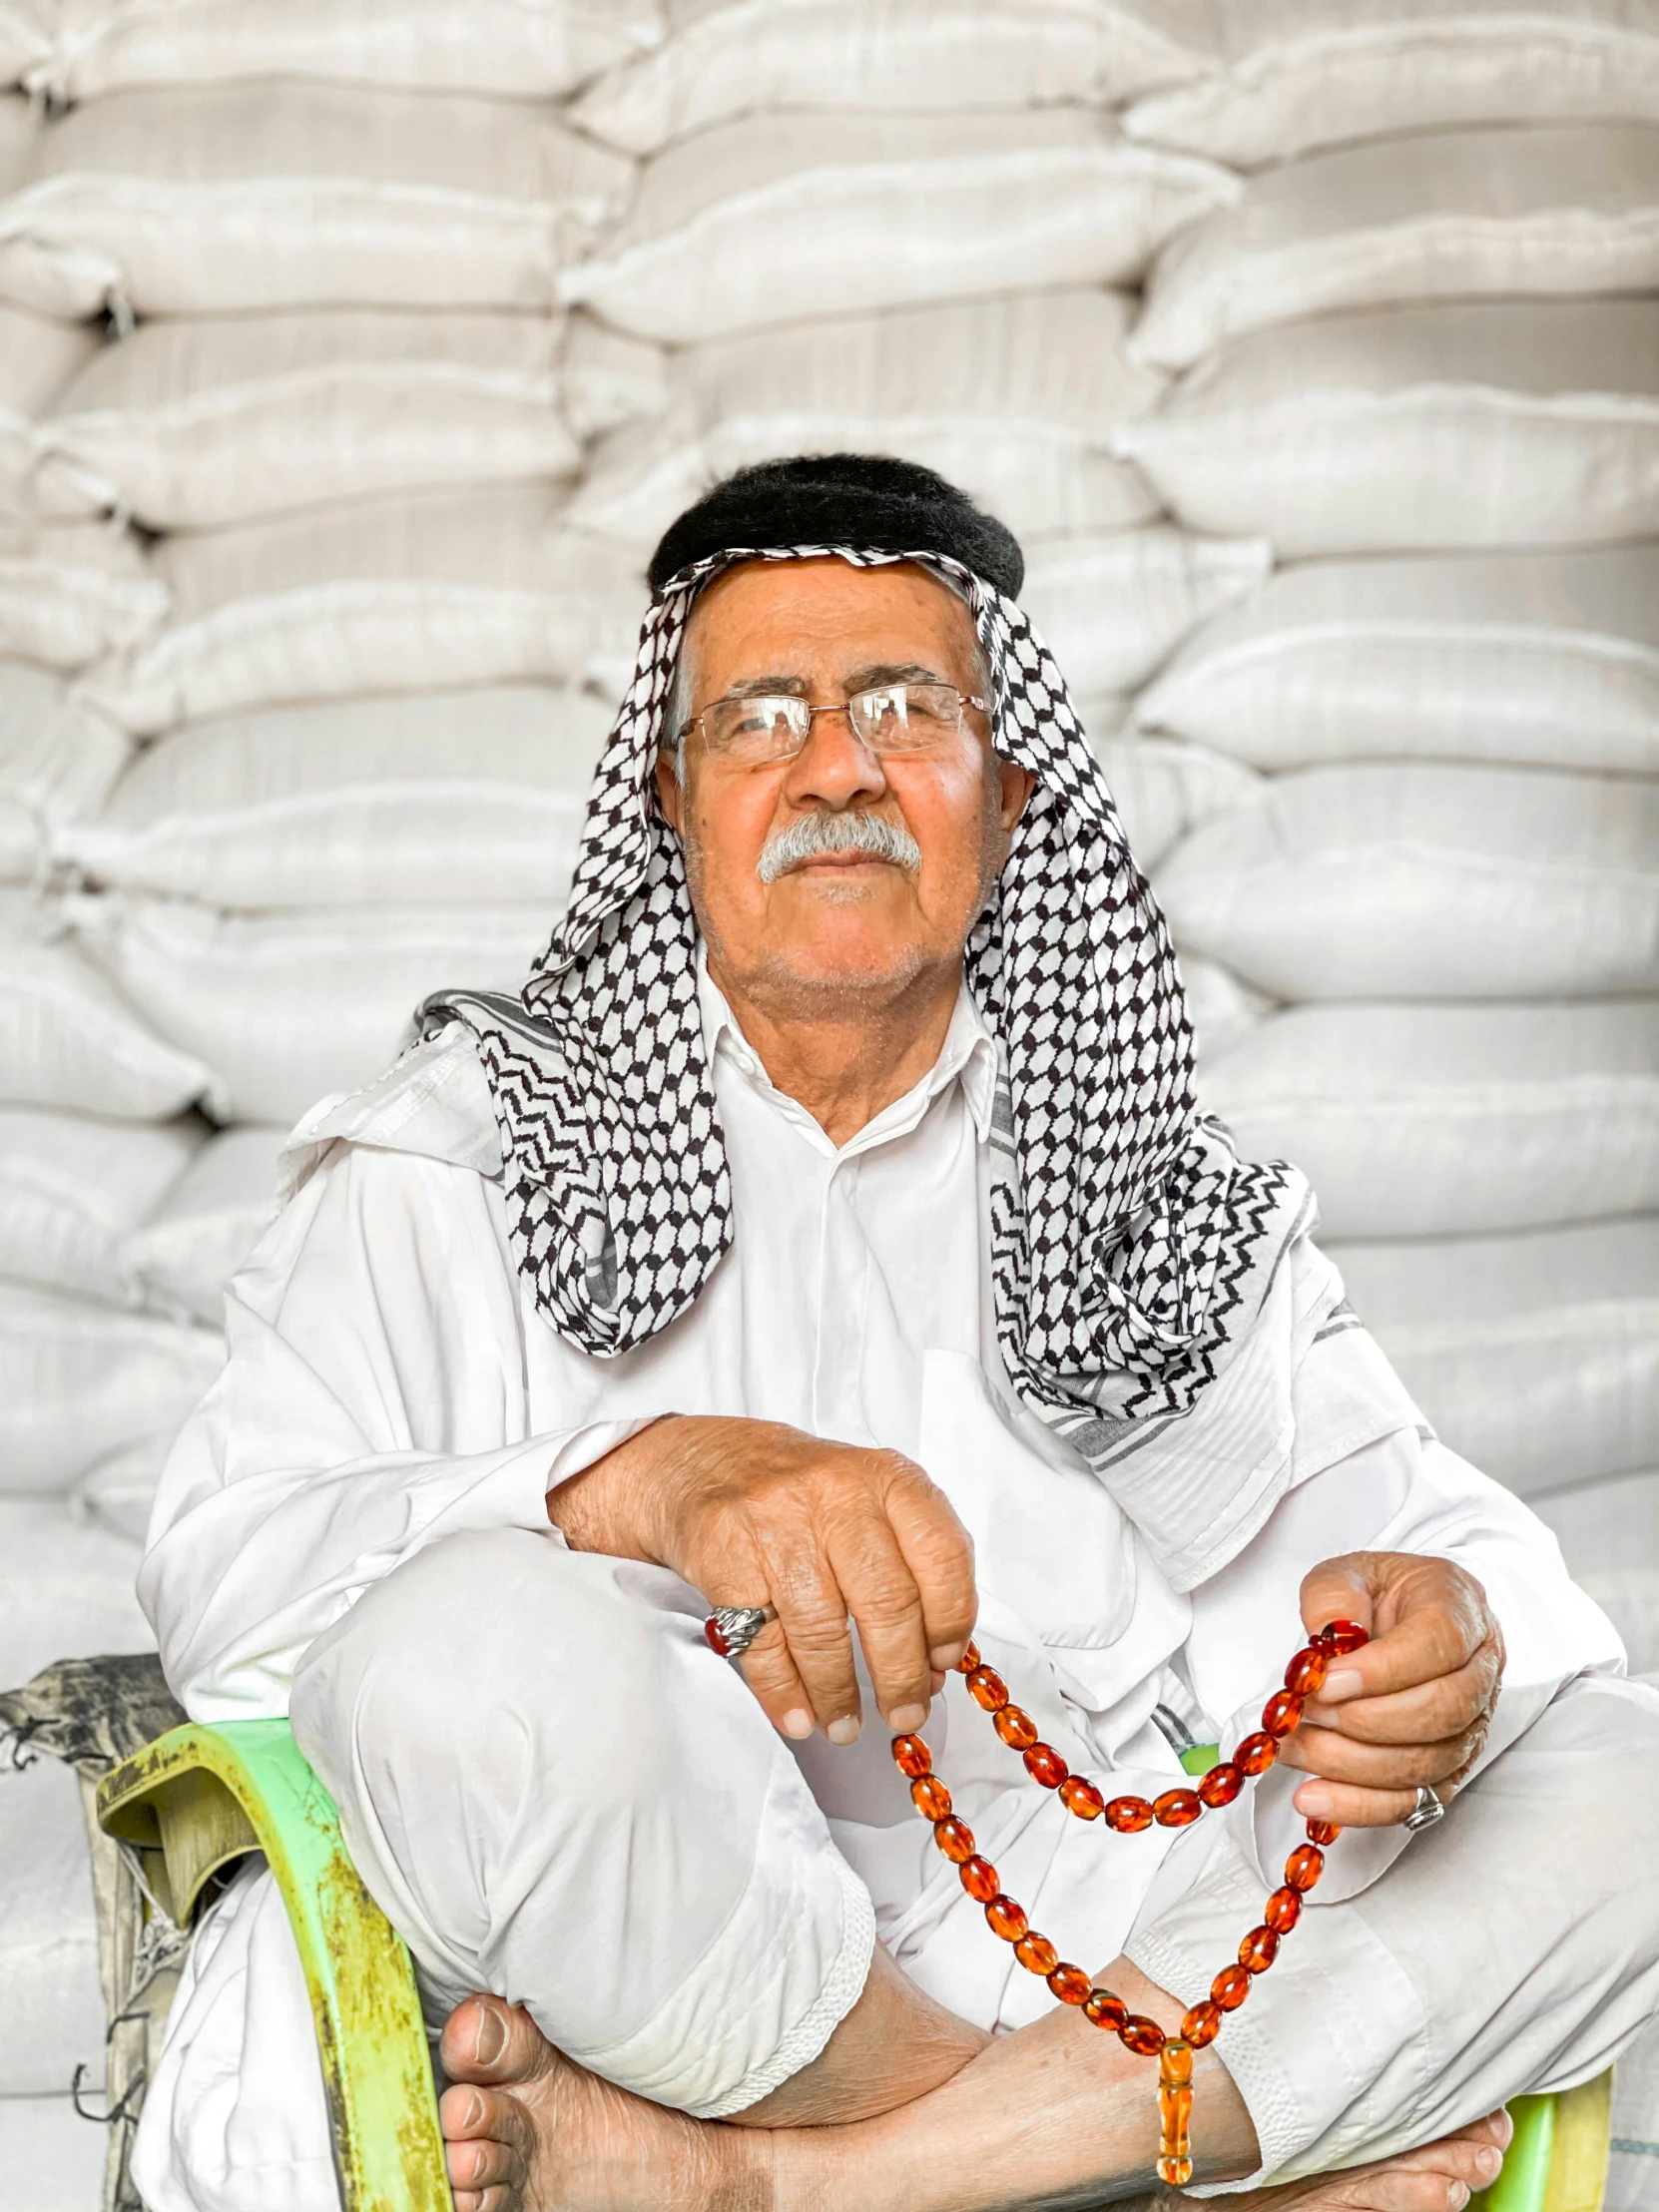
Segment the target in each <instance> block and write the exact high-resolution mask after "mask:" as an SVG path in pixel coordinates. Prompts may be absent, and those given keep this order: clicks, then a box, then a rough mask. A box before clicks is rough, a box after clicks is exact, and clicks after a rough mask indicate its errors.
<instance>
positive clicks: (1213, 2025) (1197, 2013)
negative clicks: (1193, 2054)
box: [1181, 1997, 1221, 2050]
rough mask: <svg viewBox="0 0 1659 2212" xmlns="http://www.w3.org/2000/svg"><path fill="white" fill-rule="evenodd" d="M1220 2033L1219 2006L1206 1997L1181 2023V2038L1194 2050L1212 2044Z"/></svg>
mask: <svg viewBox="0 0 1659 2212" xmlns="http://www.w3.org/2000/svg"><path fill="white" fill-rule="evenodd" d="M1220 2033H1221V2006H1220V2005H1219V2004H1212V2003H1211V2001H1210V1999H1209V1998H1208V1997H1206V1998H1205V2000H1204V2002H1203V2003H1202V2004H1195V2005H1194V2006H1193V2008H1192V2010H1191V2011H1190V2012H1189V2013H1188V2014H1187V2016H1186V2018H1185V2019H1184V2020H1183V2021H1182V2022H1181V2038H1182V2041H1183V2042H1188V2043H1191V2044H1192V2046H1193V2048H1194V2050H1202V2049H1203V2048H1204V2046H1205V2044H1206V2043H1213V2042H1214V2041H1215V2039H1216V2037H1217V2036H1218V2035H1219V2034H1220Z"/></svg>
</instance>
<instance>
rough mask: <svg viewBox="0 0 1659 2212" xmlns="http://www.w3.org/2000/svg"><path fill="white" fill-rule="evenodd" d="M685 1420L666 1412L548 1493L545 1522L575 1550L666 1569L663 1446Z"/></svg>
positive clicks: (675, 1414) (665, 1473)
mask: <svg viewBox="0 0 1659 2212" xmlns="http://www.w3.org/2000/svg"><path fill="white" fill-rule="evenodd" d="M684 1417H685V1416H684V1415H682V1414H679V1413H664V1414H662V1415H661V1416H659V1418H657V1419H656V1420H653V1421H651V1422H649V1423H648V1424H647V1425H646V1426H645V1427H644V1428H641V1429H639V1430H637V1431H636V1432H635V1434H633V1435H632V1436H630V1437H628V1438H627V1440H626V1441H625V1442H623V1443H620V1444H617V1445H615V1446H614V1447H613V1448H612V1449H611V1450H610V1451H608V1452H606V1453H605V1455H604V1457H603V1458H601V1459H596V1460H594V1462H593V1464H592V1465H591V1466H587V1467H584V1468H582V1470H581V1471H580V1473H577V1474H573V1475H569V1476H567V1477H566V1479H565V1480H564V1481H563V1482H561V1483H559V1484H558V1485H557V1486H556V1487H555V1488H553V1489H551V1490H549V1491H548V1493H547V1517H548V1519H549V1520H550V1521H551V1522H552V1524H553V1526H554V1527H555V1528H556V1529H558V1531H559V1533H560V1535H562V1536H563V1537H564V1540H565V1542H566V1543H567V1544H568V1545H569V1546H570V1548H571V1550H572V1551H594V1552H602V1553H604V1554H605V1555H606V1556H607V1557H608V1558H612V1559H640V1560H643V1561H644V1562H645V1563H646V1564H647V1565H648V1566H666V1565H667V1564H668V1561H667V1560H666V1559H665V1558H664V1556H663V1551H664V1544H663V1531H662V1528H661V1526H660V1523H661V1518H662V1510H661V1509H662V1505H663V1503H664V1489H665V1486H666V1482H665V1478H666V1475H667V1464H666V1457H665V1451H664V1446H665V1445H666V1444H667V1443H668V1441H669V1432H670V1431H672V1430H673V1429H674V1428H676V1427H678V1426H680V1425H681V1423H682V1421H683V1420H684Z"/></svg>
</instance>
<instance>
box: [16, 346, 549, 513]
mask: <svg viewBox="0 0 1659 2212" xmlns="http://www.w3.org/2000/svg"><path fill="white" fill-rule="evenodd" d="M561 335H562V332H561V329H560V325H559V322H558V321H556V320H554V319H552V318H550V317H546V316H541V315H525V314H432V313H426V312H419V313H416V312H413V311H411V310H409V309H406V308H403V309H389V310H387V309H382V310H379V311H376V310H374V309H368V308H358V309H349V308H334V309H324V310H321V311H316V312H311V313H308V314H278V315H245V316H238V317H236V318H234V319H229V320H224V321H189V322H151V323H145V324H143V325H141V327H140V328H139V329H137V330H136V331H134V333H133V334H132V336H131V337H129V338H126V339H124V340H123V342H122V343H121V344H119V345H111V346H106V347H105V348H104V349H103V351H102V352H101V353H100V354H99V355H98V356H97V357H96V358H95V359H93V361H92V362H91V363H90V364H89V366H88V367H87V368H86V369H85V370H84V371H83V372H82V374H81V375H80V376H78V377H77V378H76V379H75V381H74V383H73V384H72V385H71V386H70V388H69V389H68V390H67V391H66V392H64V393H63V395H62V397H61V399H60V401H59V403H58V405H57V406H56V408H55V409H54V410H53V413H52V419H51V420H50V421H49V422H48V423H47V424H45V425H44V426H43V428H42V430H41V432H40V435H39V442H40V446H41V457H40V460H39V463H38V464H37V469H36V476H35V502H36V505H37V507H38V508H39V510H40V511H41V512H42V513H44V514H53V515H87V514H97V513H100V512H102V511H104V510H106V509H111V508H113V509H115V510H116V511H117V512H119V513H122V514H130V515H132V516H134V517H135V518H136V519H137V520H138V521H139V522H142V523H143V524H145V526H146V527H147V528H149V529H153V530H169V529H180V530H194V529H213V528H216V527H218V526H219V525H222V524H225V523H234V522H242V521H247V520H249V519H251V518H254V517H257V516H262V515H268V514H275V513H278V512H281V511H282V510H284V509H287V508H293V507H316V506H321V505H324V504H326V503H327V502H328V501H330V500H338V499H355V498H361V497H367V496H370V495H372V494H374V493H378V492H393V491H406V490H410V489H416V488H421V487H425V486H430V485H439V484H471V483H484V482H492V481H500V480H503V479H507V480H512V479H516V478H524V477H553V478H557V477H564V476H569V475H572V474H573V473H574V472H575V469H576V466H577V462H578V458H579V452H580V449H579V447H578V444H577V440H576V436H575V433H574V431H573V429H572V428H571V426H570V424H569V422H568V420H566V419H565V417H564V415H563V413H562V411H561V401H562V397H563V393H562V389H561V378H560V374H559V366H558V356H559V350H560V340H561Z"/></svg>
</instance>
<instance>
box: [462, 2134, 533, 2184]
mask: <svg viewBox="0 0 1659 2212" xmlns="http://www.w3.org/2000/svg"><path fill="white" fill-rule="evenodd" d="M444 2161H445V2163H446V2165H447V2166H448V2168H449V2181H450V2186H451V2187H452V2188H453V2189H455V2190H456V2191H457V2192H458V2191H460V2190H462V2189H471V2190H473V2191H475V2192H477V2193H479V2194H482V2192H483V2191H485V2190H486V2189H489V2188H491V2187H492V2186H494V2185H496V2184H500V2185H502V2186H504V2187H510V2188H522V2186H523V2183H524V2160H523V2158H522V2157H521V2156H520V2154H519V2151H518V2148H517V2146H516V2145H514V2144H510V2143H503V2142H500V2141H496V2140H492V2139H490V2138H487V2137H479V2138H475V2139H473V2140H471V2141H466V2142H458V2143H457V2142H451V2143H446V2144H445V2146H444Z"/></svg>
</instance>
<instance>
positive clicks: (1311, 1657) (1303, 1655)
mask: <svg viewBox="0 0 1659 2212" xmlns="http://www.w3.org/2000/svg"><path fill="white" fill-rule="evenodd" d="M1330 1664H1331V1662H1330V1660H1329V1659H1327V1657H1326V1656H1325V1653H1324V1652H1323V1651H1316V1650H1315V1649H1314V1647H1313V1645H1312V1644H1309V1645H1308V1646H1307V1648H1306V1649H1305V1650H1303V1651H1299V1652H1298V1653H1297V1655H1296V1657H1295V1658H1294V1659H1293V1660H1292V1661H1291V1663H1290V1665H1289V1666H1288V1667H1287V1668H1286V1669H1285V1687H1286V1689H1287V1690H1294V1691H1295V1692H1296V1694H1297V1696H1298V1697H1312V1696H1313V1694H1314V1692H1315V1691H1316V1690H1323V1689H1324V1687H1325V1676H1326V1670H1327V1669H1328V1668H1329V1666H1330Z"/></svg>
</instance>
